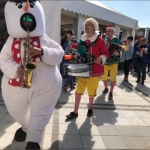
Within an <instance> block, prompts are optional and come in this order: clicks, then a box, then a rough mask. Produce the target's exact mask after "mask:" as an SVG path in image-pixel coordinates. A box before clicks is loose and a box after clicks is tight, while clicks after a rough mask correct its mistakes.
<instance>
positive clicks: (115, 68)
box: [101, 64, 118, 82]
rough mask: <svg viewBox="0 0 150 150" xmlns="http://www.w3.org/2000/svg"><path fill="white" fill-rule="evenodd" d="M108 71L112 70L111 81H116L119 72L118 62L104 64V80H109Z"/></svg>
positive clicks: (102, 77)
mask: <svg viewBox="0 0 150 150" xmlns="http://www.w3.org/2000/svg"><path fill="white" fill-rule="evenodd" d="M108 72H110V82H115V81H116V76H117V73H118V64H112V65H104V74H103V75H102V76H101V79H102V80H103V81H107V79H108Z"/></svg>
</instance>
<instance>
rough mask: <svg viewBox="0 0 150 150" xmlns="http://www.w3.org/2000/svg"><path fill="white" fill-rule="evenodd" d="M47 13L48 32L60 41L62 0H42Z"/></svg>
mask: <svg viewBox="0 0 150 150" xmlns="http://www.w3.org/2000/svg"><path fill="white" fill-rule="evenodd" d="M40 3H41V4H42V6H43V9H44V13H45V25H46V34H47V35H48V36H49V37H50V38H51V39H52V40H54V41H56V42H58V43H60V25H61V1H51V0H40Z"/></svg>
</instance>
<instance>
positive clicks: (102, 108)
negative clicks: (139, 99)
mask: <svg viewBox="0 0 150 150" xmlns="http://www.w3.org/2000/svg"><path fill="white" fill-rule="evenodd" d="M60 108H62V107H60ZM63 108H74V107H73V106H63ZM85 108H87V107H80V109H85ZM93 109H101V110H128V111H147V112H149V111H150V109H149V110H148V109H146V110H145V109H142V108H141V109H135V108H134V109H132V108H116V107H115V108H111V107H109V108H107V107H93Z"/></svg>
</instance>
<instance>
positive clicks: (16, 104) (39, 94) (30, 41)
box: [0, 0, 64, 150]
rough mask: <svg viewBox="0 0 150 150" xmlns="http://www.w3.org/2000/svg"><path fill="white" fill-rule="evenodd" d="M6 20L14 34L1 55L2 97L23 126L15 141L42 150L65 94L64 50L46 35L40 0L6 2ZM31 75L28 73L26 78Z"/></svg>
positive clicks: (26, 149) (11, 0) (9, 31)
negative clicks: (26, 83) (25, 83)
mask: <svg viewBox="0 0 150 150" xmlns="http://www.w3.org/2000/svg"><path fill="white" fill-rule="evenodd" d="M5 20H6V25H7V30H8V33H9V35H10V36H9V38H8V40H7V42H6V44H5V45H4V47H3V49H2V51H1V55H0V65H1V70H2V71H3V73H4V76H3V79H2V96H3V99H4V101H5V104H6V107H7V109H8V111H9V113H10V115H11V116H12V117H13V118H14V119H15V120H16V121H17V122H18V123H19V124H20V125H21V128H19V129H18V130H17V131H16V133H15V136H14V140H16V141H18V142H24V141H26V142H27V146H26V148H25V150H31V149H36V150H40V149H41V148H40V145H39V143H40V142H41V140H42V134H43V131H44V129H45V126H46V125H47V124H48V123H49V120H50V118H51V115H52V113H53V110H54V107H55V104H56V102H57V101H58V98H59V96H60V93H61V85H62V78H61V75H60V73H59V70H58V68H57V65H58V64H60V62H61V60H62V58H63V55H64V51H63V50H62V48H61V46H60V45H59V44H58V43H56V42H55V41H53V40H51V39H50V38H49V37H48V36H47V35H46V34H45V19H44V12H43V9H42V6H41V4H40V3H39V1H37V0H9V1H8V2H7V3H6V5H5ZM28 30H29V32H30V33H28V34H27V31H28ZM24 43H25V44H24ZM25 51H26V52H25ZM24 58H26V59H24ZM28 58H31V59H29V61H28ZM30 60H31V61H32V62H34V63H35V64H36V65H35V67H36V68H35V69H34V70H33V76H32V85H31V87H28V86H27V88H26V87H22V80H23V76H24V74H25V70H24V67H25V66H26V65H30V66H31V64H32V62H31V63H30ZM29 68H30V67H29ZM30 69H33V68H32V67H31V68H30ZM29 77H30V76H28V75H26V76H25V81H28V79H29Z"/></svg>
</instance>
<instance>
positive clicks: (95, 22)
mask: <svg viewBox="0 0 150 150" xmlns="http://www.w3.org/2000/svg"><path fill="white" fill-rule="evenodd" d="M87 22H91V23H92V24H93V25H94V27H95V31H96V30H98V29H99V28H98V22H97V21H96V20H95V19H94V18H88V19H86V20H85V22H84V26H85V24H86V23H87Z"/></svg>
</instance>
